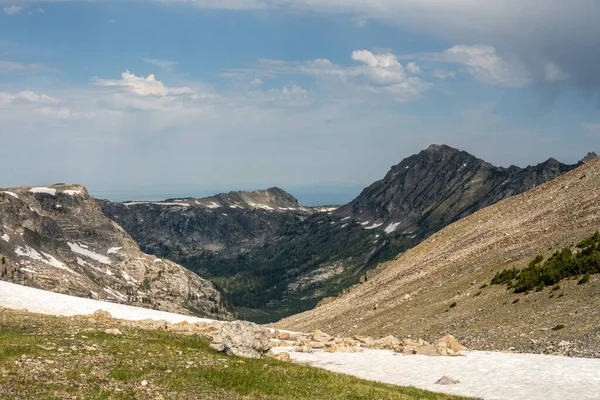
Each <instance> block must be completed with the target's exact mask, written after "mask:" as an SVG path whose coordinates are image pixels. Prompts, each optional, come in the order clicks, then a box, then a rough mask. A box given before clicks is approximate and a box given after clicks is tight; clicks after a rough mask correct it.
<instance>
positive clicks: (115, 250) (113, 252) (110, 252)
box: [107, 247, 122, 254]
mask: <svg viewBox="0 0 600 400" xmlns="http://www.w3.org/2000/svg"><path fill="white" fill-rule="evenodd" d="M121 249H122V247H111V248H110V249H108V252H107V253H108V254H115V253H116V252H118V251H119V250H121Z"/></svg>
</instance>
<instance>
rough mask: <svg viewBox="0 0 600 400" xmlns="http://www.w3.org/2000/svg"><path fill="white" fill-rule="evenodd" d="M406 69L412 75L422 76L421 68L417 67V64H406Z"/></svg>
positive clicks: (412, 62)
mask: <svg viewBox="0 0 600 400" xmlns="http://www.w3.org/2000/svg"><path fill="white" fill-rule="evenodd" d="M406 69H407V70H408V72H410V73H411V74H415V75H416V74H420V73H421V67H419V66H418V65H417V63H416V62H414V61H411V62H409V63H408V64H406Z"/></svg>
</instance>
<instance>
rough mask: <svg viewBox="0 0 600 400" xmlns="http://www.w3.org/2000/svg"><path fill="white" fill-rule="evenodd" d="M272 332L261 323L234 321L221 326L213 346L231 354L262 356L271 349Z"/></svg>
mask: <svg viewBox="0 0 600 400" xmlns="http://www.w3.org/2000/svg"><path fill="white" fill-rule="evenodd" d="M271 336H272V335H271V332H270V331H269V330H268V329H266V328H264V327H261V326H259V325H256V324H253V323H251V322H245V321H234V322H230V323H228V324H225V325H224V326H223V327H222V328H221V332H220V336H217V337H216V338H214V340H213V341H214V344H212V345H211V347H212V348H214V349H215V350H217V351H219V352H223V353H225V354H228V355H230V356H237V357H244V358H262V356H263V355H265V354H266V353H268V351H269V350H270V349H271V342H270V340H271Z"/></svg>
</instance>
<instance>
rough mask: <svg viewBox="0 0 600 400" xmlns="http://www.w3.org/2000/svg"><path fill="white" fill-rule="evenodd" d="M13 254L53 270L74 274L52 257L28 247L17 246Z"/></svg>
mask: <svg viewBox="0 0 600 400" xmlns="http://www.w3.org/2000/svg"><path fill="white" fill-rule="evenodd" d="M15 253H16V254H17V255H18V256H20V257H29V258H31V259H32V260H36V261H41V262H43V263H44V264H48V265H50V266H51V267H55V268H59V269H64V270H66V271H69V272H70V273H72V274H75V273H76V272H75V271H73V270H72V269H70V268H69V267H67V266H66V265H65V264H63V263H62V262H60V261H58V260H57V259H56V258H54V257H53V256H52V255H50V254H47V253H44V252H42V253H41V254H40V253H39V252H38V251H37V250H36V249H32V248H31V247H29V246H25V247H21V246H17V247H16V248H15Z"/></svg>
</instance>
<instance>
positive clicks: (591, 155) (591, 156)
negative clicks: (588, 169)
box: [579, 151, 598, 164]
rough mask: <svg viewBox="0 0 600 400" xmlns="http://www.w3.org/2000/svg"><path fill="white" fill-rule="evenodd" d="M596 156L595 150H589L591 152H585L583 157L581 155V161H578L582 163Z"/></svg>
mask: <svg viewBox="0 0 600 400" xmlns="http://www.w3.org/2000/svg"><path fill="white" fill-rule="evenodd" d="M597 157H598V154H596V153H595V152H593V151H591V152H589V153H587V155H586V156H585V157H583V158H582V159H581V161H579V162H580V163H582V164H584V163H587V162H590V161H592V160H594V159H596V158H597Z"/></svg>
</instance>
